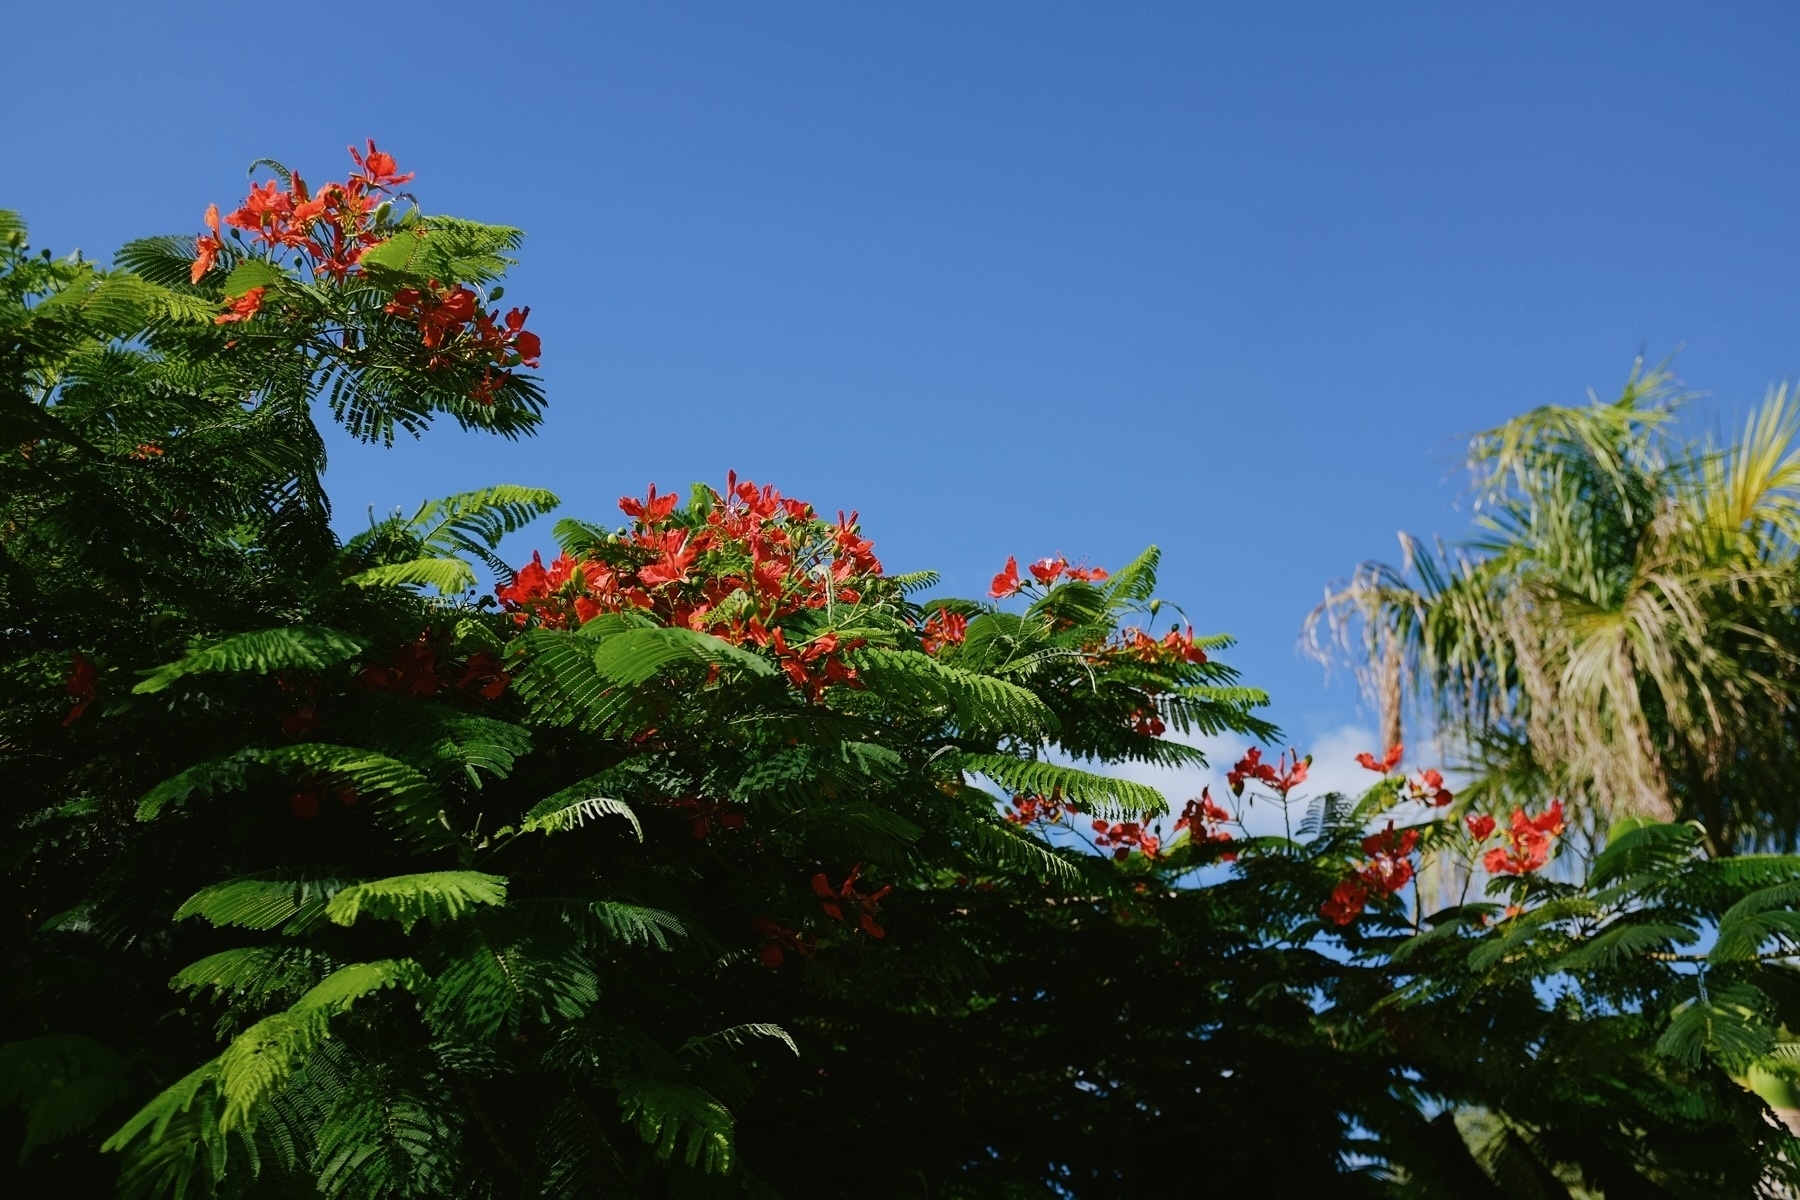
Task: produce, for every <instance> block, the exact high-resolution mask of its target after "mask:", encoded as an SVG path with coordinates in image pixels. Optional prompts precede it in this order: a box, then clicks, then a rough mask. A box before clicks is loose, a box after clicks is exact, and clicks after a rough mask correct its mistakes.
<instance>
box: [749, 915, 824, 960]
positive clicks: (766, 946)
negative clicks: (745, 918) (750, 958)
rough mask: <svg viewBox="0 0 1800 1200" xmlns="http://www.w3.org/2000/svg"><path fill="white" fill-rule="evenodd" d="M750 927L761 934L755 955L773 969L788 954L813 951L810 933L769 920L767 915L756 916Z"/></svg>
mask: <svg viewBox="0 0 1800 1200" xmlns="http://www.w3.org/2000/svg"><path fill="white" fill-rule="evenodd" d="M750 928H752V929H754V930H755V931H756V932H757V933H758V934H760V935H761V936H762V939H763V943H762V945H761V946H759V947H757V951H756V956H757V957H758V958H760V959H761V960H762V964H763V966H765V967H768V968H769V969H770V970H774V969H775V968H776V967H779V966H780V965H781V964H782V963H783V962H785V961H786V960H787V959H786V956H787V955H788V954H797V955H799V956H800V957H801V958H805V957H806V956H807V955H809V954H811V953H812V952H813V946H814V944H815V943H814V941H813V939H812V937H811V936H810V935H807V934H803V933H801V932H800V931H798V930H796V929H789V928H788V927H787V926H785V925H782V924H779V923H777V922H775V921H771V920H770V919H769V918H767V917H757V918H755V919H754V920H752V921H751V922H750Z"/></svg>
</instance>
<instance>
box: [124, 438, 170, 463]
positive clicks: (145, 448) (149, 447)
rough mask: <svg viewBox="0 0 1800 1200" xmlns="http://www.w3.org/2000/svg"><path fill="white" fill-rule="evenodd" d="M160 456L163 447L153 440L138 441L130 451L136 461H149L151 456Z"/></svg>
mask: <svg viewBox="0 0 1800 1200" xmlns="http://www.w3.org/2000/svg"><path fill="white" fill-rule="evenodd" d="M162 456H163V448H162V447H161V446H159V445H157V444H156V443H155V442H139V443H138V444H137V447H136V448H135V449H134V450H132V452H131V457H132V458H133V459H135V460H137V461H138V462H149V461H150V460H151V459H153V458H161V457H162Z"/></svg>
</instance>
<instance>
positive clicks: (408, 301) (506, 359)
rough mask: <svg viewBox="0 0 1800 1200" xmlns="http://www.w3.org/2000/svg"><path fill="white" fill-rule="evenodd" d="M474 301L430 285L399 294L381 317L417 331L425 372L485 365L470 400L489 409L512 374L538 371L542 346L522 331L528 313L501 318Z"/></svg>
mask: <svg viewBox="0 0 1800 1200" xmlns="http://www.w3.org/2000/svg"><path fill="white" fill-rule="evenodd" d="M478 299H479V298H478V297H477V296H476V295H475V293H474V292H472V291H470V290H469V289H468V288H466V287H454V288H451V287H445V286H444V285H442V284H440V283H439V282H438V281H437V280H435V279H433V280H429V281H428V282H427V283H426V285H425V287H424V288H423V289H420V288H401V289H399V290H398V291H396V292H395V293H394V298H393V299H392V300H390V301H388V302H387V304H386V305H384V306H383V307H382V311H383V312H385V313H387V314H388V315H389V316H395V317H399V318H401V319H402V320H407V321H412V322H413V323H414V324H415V325H417V326H418V328H419V342H420V344H422V345H423V346H424V347H425V349H427V350H429V351H431V352H432V354H431V358H430V359H428V360H427V361H426V363H425V369H426V370H428V371H437V370H442V369H443V368H445V367H448V366H452V365H454V364H455V363H457V362H458V361H466V362H479V363H483V364H486V365H485V366H484V367H483V369H482V374H481V379H480V381H479V382H477V383H476V385H475V392H474V396H475V399H477V400H479V401H481V402H482V403H484V404H492V403H493V402H494V394H495V393H496V392H497V391H498V390H499V389H500V387H501V385H502V384H504V383H505V382H506V381H507V380H508V379H511V378H512V368H514V367H520V366H524V367H534V368H535V367H536V366H537V365H538V358H539V356H540V355H541V354H542V353H543V342H542V341H541V340H540V339H539V338H538V335H537V334H535V333H533V332H531V331H530V330H529V329H526V328H525V318H526V317H528V316H530V315H531V309H529V308H514V309H509V310H508V311H507V314H506V315H505V316H504V317H502V316H501V315H500V310H499V309H495V310H494V311H492V312H484V311H482V309H481V308H480V307H479V306H478V304H477V300H478ZM496 367H497V368H499V369H498V370H496V369H495V368H496Z"/></svg>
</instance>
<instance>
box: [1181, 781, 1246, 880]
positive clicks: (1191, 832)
mask: <svg viewBox="0 0 1800 1200" xmlns="http://www.w3.org/2000/svg"><path fill="white" fill-rule="evenodd" d="M1234 820H1235V818H1234V817H1233V816H1232V815H1231V814H1230V813H1228V812H1226V811H1225V810H1224V809H1223V808H1220V807H1219V806H1218V805H1217V804H1214V803H1213V798H1212V789H1211V788H1201V789H1200V795H1199V796H1198V798H1196V799H1193V800H1189V801H1188V802H1187V803H1186V804H1185V805H1183V806H1182V809H1181V816H1179V817H1178V818H1176V821H1175V832H1176V833H1180V832H1181V831H1182V830H1183V829H1185V830H1187V831H1188V838H1189V839H1190V840H1192V841H1196V842H1229V841H1231V840H1233V839H1232V836H1231V835H1230V834H1229V833H1227V832H1225V830H1223V829H1221V828H1220V826H1222V825H1226V824H1229V823H1231V822H1232V821H1234ZM1223 858H1224V860H1225V861H1226V862H1231V861H1233V860H1234V859H1236V858H1237V855H1236V854H1226V855H1224V856H1223Z"/></svg>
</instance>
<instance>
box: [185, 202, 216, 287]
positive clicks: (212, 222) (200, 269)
mask: <svg viewBox="0 0 1800 1200" xmlns="http://www.w3.org/2000/svg"><path fill="white" fill-rule="evenodd" d="M206 227H207V228H208V229H210V230H212V233H210V234H202V235H200V238H199V239H198V240H197V241H195V243H194V251H195V253H194V265H193V267H192V268H191V269H190V270H189V271H188V282H189V283H199V282H200V278H201V276H203V275H205V274H206V273H207V272H208V271H210V270H212V269H213V267H214V266H216V265H217V264H218V261H219V250H220V249H221V248H222V246H223V243H222V242H221V241H220V240H219V239H220V233H219V206H218V205H216V204H209V205H207V206H206Z"/></svg>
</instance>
